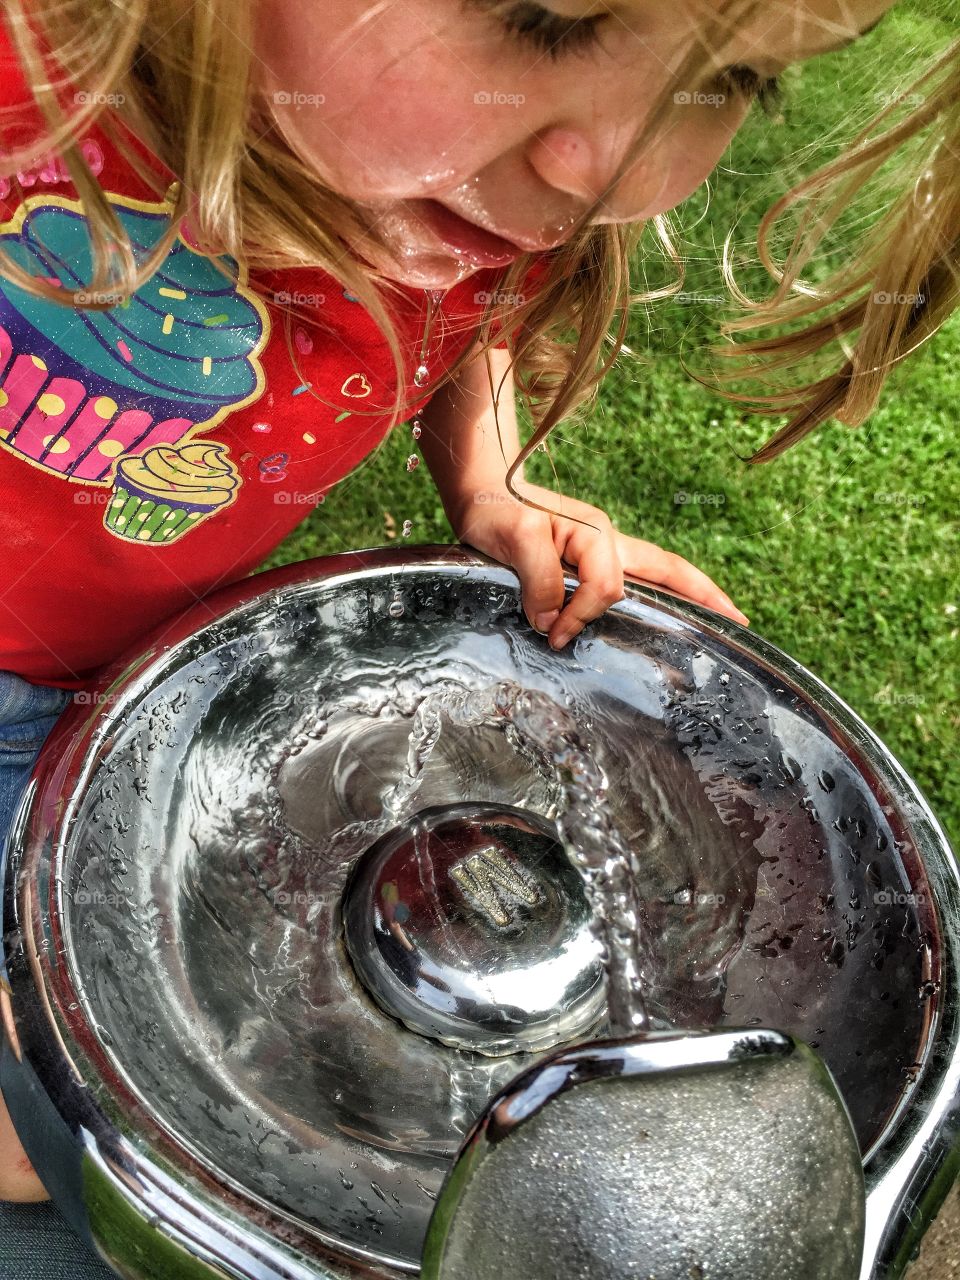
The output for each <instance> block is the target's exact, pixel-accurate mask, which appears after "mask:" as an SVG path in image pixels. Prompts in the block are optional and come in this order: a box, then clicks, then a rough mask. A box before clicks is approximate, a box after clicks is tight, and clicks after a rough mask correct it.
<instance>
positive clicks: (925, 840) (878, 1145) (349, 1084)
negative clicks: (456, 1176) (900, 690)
mask: <svg viewBox="0 0 960 1280" xmlns="http://www.w3.org/2000/svg"><path fill="white" fill-rule="evenodd" d="M498 681H513V682H516V683H517V684H519V685H521V686H523V687H525V688H531V689H536V690H539V691H541V692H542V693H543V694H545V695H547V696H548V697H549V698H551V699H553V700H554V701H555V702H556V704H557V705H558V706H561V707H563V708H564V709H565V710H566V711H567V712H568V713H569V714H570V715H571V716H572V717H574V718H575V719H576V721H577V723H578V724H580V725H582V726H583V728H584V732H585V733H586V734H587V736H588V738H589V741H590V743H591V746H592V750H593V752H594V754H595V757H596V760H597V761H598V763H599V764H600V765H601V766H602V768H603V770H604V771H605V773H606V776H607V778H608V780H609V787H608V793H607V803H608V805H609V807H610V810H611V812H612V814H613V816H614V819H615V821H616V823H617V825H618V828H619V830H620V831H621V832H622V833H623V835H624V837H625V838H626V839H627V840H628V841H629V842H630V844H631V846H632V847H633V848H634V849H635V850H636V851H637V854H638V861H639V866H640V887H641V891H642V896H643V899H644V901H645V903H646V908H647V914H648V918H649V921H650V924H651V928H652V931H653V938H654V946H655V952H656V955H655V959H656V972H655V974H654V980H653V982H652V989H651V992H650V1009H651V1013H652V1015H653V1020H654V1023H655V1025H657V1026H659V1027H668V1026H672V1027H674V1028H679V1029H683V1028H690V1029H694V1028H702V1027H714V1026H732V1027H751V1026H764V1027H774V1028H778V1029H780V1030H783V1031H785V1032H788V1033H789V1034H791V1035H793V1036H795V1037H797V1038H798V1039H800V1040H803V1041H805V1042H807V1043H808V1044H809V1045H811V1046H812V1047H813V1048H815V1049H816V1051H817V1052H818V1053H819V1054H820V1055H821V1056H822V1057H823V1059H824V1060H825V1061H826V1063H827V1064H828V1066H829V1067H830V1069H831V1071H832V1073H833V1075H834V1078H835V1079H836V1081H837V1083H838V1085H839V1087H840V1090H841V1093H842V1094H843V1097H844V1100H845V1102H846V1105H847V1107H848V1109H849V1111H850V1114H851V1117H852V1120H853V1123H854V1127H855V1129H856V1133H857V1137H858V1139H859V1143H860V1147H861V1152H862V1156H863V1161H864V1170H865V1175H866V1180H867V1190H868V1199H867V1241H866V1257H865V1261H864V1271H863V1276H864V1280H866V1277H868V1276H873V1277H877V1278H879V1277H892V1276H896V1275H899V1274H900V1273H901V1272H902V1270H903V1267H904V1265H905V1262H906V1259H907V1257H908V1256H909V1252H910V1249H911V1248H912V1247H913V1246H914V1245H915V1244H916V1242H917V1240H918V1238H919V1235H920V1234H921V1233H922V1230H923V1228H924V1226H925V1225H926V1222H927V1221H928V1220H929V1218H930V1216H931V1215H932V1214H933V1212H935V1210H936V1208H937V1206H938V1205H939V1203H940V1200H941V1199H942V1197H943V1195H944V1194H945V1191H946V1189H947V1186H948V1185H949V1180H950V1178H951V1176H952V1175H953V1173H954V1172H955V1170H956V1161H957V1153H958V1147H957V1139H958V1129H960V1111H958V1081H960V1047H958V1046H960V1021H958V1005H957V999H956V983H957V961H958V947H960V933H958V927H957V920H958V915H957V912H958V902H960V896H958V877H957V872H956V868H955V865H954V861H953V858H952V855H951V852H950V849H949V846H948V844H947V841H946V838H945V836H944V834H943V832H942V831H941V829H940V828H939V826H938V825H937V823H936V820H935V819H934V818H933V816H932V815H931V813H930V811H929V809H928V807H927V805H926V804H925V802H924V800H923V798H922V797H921V796H920V794H919V793H918V791H917V788H916V787H915V785H914V784H913V783H912V782H911V780H910V779H909V777H907V775H906V774H905V772H904V771H903V769H902V768H901V767H900V766H899V764H898V763H897V761H896V760H895V759H894V758H893V757H892V756H891V754H890V753H889V752H888V751H887V750H886V749H885V748H884V747H883V745H882V744H881V743H880V742H879V741H878V740H877V739H876V738H875V737H874V736H873V734H872V733H871V732H870V731H869V729H867V727H866V726H865V725H864V724H863V723H862V722H861V721H860V720H859V719H858V718H857V717H856V716H855V715H854V713H853V712H852V711H851V710H850V709H849V708H848V707H846V706H845V705H844V704H843V703H842V702H840V701H839V700H838V699H837V698H836V697H835V696H834V695H833V694H832V693H831V692H830V691H829V690H828V689H826V688H825V687H824V686H823V685H822V684H821V683H820V682H819V681H817V680H816V679H815V678H814V677H813V676H811V675H810V674H809V673H808V672H806V671H805V670H803V669H802V668H801V667H799V666H798V665H797V664H796V663H794V662H793V661H792V660H791V659H790V658H788V657H787V656H786V655H785V654H783V653H781V652H779V651H778V650H777V649H775V648H774V647H773V646H772V645H770V644H768V643H766V642H765V641H763V640H762V639H761V638H760V637H758V636H757V635H755V634H754V633H753V632H751V631H749V630H745V629H743V628H740V627H738V626H736V625H735V624H733V623H729V622H727V621H726V620H724V619H721V618H719V617H717V616H716V615H714V614H712V613H711V612H710V611H708V610H705V609H701V608H698V607H696V606H694V605H689V604H686V603H684V602H681V601H679V600H677V599H675V598H674V597H672V596H669V595H666V594H664V593H658V592H657V591H655V590H653V589H652V588H647V587H644V586H640V585H632V584H631V585H629V586H628V588H627V598H626V599H625V600H624V601H622V602H621V603H619V604H618V605H616V606H614V607H613V608H612V609H610V610H609V611H608V612H607V613H606V614H605V615H604V616H603V617H602V618H601V619H599V620H598V621H597V622H595V623H593V624H591V625H590V626H589V627H588V628H587V630H586V632H585V633H584V634H583V635H582V636H581V637H580V638H579V639H578V640H577V642H576V643H575V645H573V646H572V647H569V648H568V649H567V650H566V651H563V652H561V653H559V654H554V653H553V652H552V651H551V650H550V649H549V647H548V646H547V644H546V642H545V640H544V639H543V638H542V637H541V636H539V635H537V634H536V633H535V632H533V631H532V629H531V628H530V626H529V625H528V623H527V622H526V620H525V618H524V617H523V615H522V612H521V611H520V609H519V592H518V584H517V580H516V576H515V575H514V574H513V573H512V572H511V571H509V570H508V569H505V568H504V567H502V566H500V565H497V564H495V563H493V562H492V561H489V560H487V559H486V558H484V557H481V556H478V555H476V554H474V553H472V552H470V551H468V550H466V549H464V548H451V547H422V548H409V549H408V548H397V549H393V548H391V549H384V550H376V551H365V552H355V553H350V554H348V555H342V556H336V557H331V558H327V559H321V560H315V561H312V562H308V563H304V564H298V565H295V566H290V567H287V568H284V569H280V570H274V571H271V572H268V573H264V574H260V575H258V576H256V577H253V578H250V579H247V580H246V581H244V582H243V583H241V584H239V585H237V586H235V587H233V588H230V589H228V590H226V591H223V592H221V593H219V594H218V595H216V596H214V597H212V598H210V599H209V600H208V601H206V602H204V603H203V604H200V605H198V606H196V608H194V609H193V610H191V611H190V612H189V613H187V614H186V615H184V616H183V617H182V618H180V619H179V620H177V621H176V623H174V624H173V625H171V626H168V627H166V628H165V629H163V630H162V631H161V632H160V633H158V634H157V635H156V636H155V637H154V638H153V639H152V641H151V642H149V643H147V644H145V646H144V647H143V649H142V651H141V652H139V653H138V654H136V655H133V656H131V657H130V658H129V659H128V660H125V661H123V662H120V663H117V664H115V665H114V667H113V668H111V670H110V671H109V672H107V673H105V674H104V676H103V677H102V679H101V680H100V681H99V682H98V684H97V686H96V688H94V689H92V690H91V691H90V692H89V694H88V695H86V696H85V700H78V702H77V704H76V705H75V706H73V707H72V708H71V709H70V710H69V712H68V713H67V714H66V715H65V716H64V717H63V719H62V720H61V722H60V724H59V725H58V727H57V730H56V732H55V734H54V735H53V737H52V738H51V739H50V740H49V741H48V743H47V744H46V746H45V748H44V750H43V752H42V754H41V756H40V758H39V760H38V763H37V766H36V769H35V771H34V777H33V779H32V782H31V785H30V787H29V789H28V792H27V794H26V796H25V798H24V802H23V805H22V806H21V809H20V812H19V814H18V817H17V820H16V822H15V825H14V828H13V832H12V834H11V842H10V844H11V848H10V855H9V859H8V867H7V873H6V883H5V900H4V929H5V933H6V938H5V941H6V950H7V964H8V972H9V978H10V991H9V992H8V993H7V994H6V997H5V1005H6V1017H7V1023H8V1026H9V1028H10V1030H11V1032H12V1033H13V1035H12V1037H11V1039H12V1041H13V1043H7V1045H6V1046H5V1048H4V1050H3V1056H2V1076H0V1081H2V1086H3V1091H4V1095H5V1096H7V1097H8V1099H9V1103H10V1107H11V1111H12V1113H13V1115H14V1119H15V1122H16V1124H17V1127H18V1129H19V1130H20V1131H21V1133H22V1136H23V1138H24V1141H25V1145H26V1146H27V1150H28V1153H29V1154H30V1155H31V1158H32V1159H33V1160H34V1163H35V1165H36V1166H37V1168H38V1171H39V1172H40V1174H41V1177H42V1178H43V1179H44V1181H45V1182H46V1184H47V1186H48V1187H49V1188H50V1189H51V1191H52V1193H53V1194H54V1196H55V1198H57V1199H58V1200H59V1202H60V1203H61V1206H62V1207H63V1209H64V1212H65V1213H66V1214H67V1215H68V1217H70V1218H71V1220H72V1221H73V1222H74V1224H75V1225H76V1226H77V1227H78V1229H79V1230H81V1231H83V1232H84V1233H89V1237H90V1238H91V1239H92V1240H93V1241H94V1242H96V1244H97V1245H98V1247H99V1248H100V1250H101V1251H102V1253H103V1254H104V1255H105V1256H106V1257H107V1259H108V1260H110V1261H112V1262H113V1264H114V1265H115V1266H116V1267H117V1268H118V1270H120V1271H121V1273H123V1274H125V1275H128V1276H133V1277H144V1278H146V1277H154V1276H156V1277H159V1276H161V1275H162V1276H164V1277H167V1276H169V1275H180V1274H182V1275H184V1276H189V1277H201V1276H203V1277H207V1276H213V1275H221V1274H223V1273H224V1272H225V1273H226V1274H228V1275H232V1276H238V1277H251V1278H252V1277H257V1278H258V1280H267V1278H270V1280H279V1278H280V1277H284V1278H293V1277H297V1278H303V1280H305V1278H306V1277H317V1276H323V1277H360V1276H365V1277H369V1276H374V1275H375V1276H395V1275H400V1274H404V1273H407V1274H409V1273H415V1272H416V1271H417V1270H418V1267H419V1261H420V1256H421V1250H422V1247H423V1241H424V1238H425V1235H426V1231H427V1225H428V1222H429V1218H430V1214H431V1211H432V1209H433V1205H434V1202H435V1200H436V1197H437V1194H438V1192H439V1190H440V1187H441V1185H442V1184H443V1181H444V1178H445V1176H446V1174H447V1172H448V1170H449V1169H450V1167H451V1165H452V1162H453V1161H454V1159H455V1157H456V1153H457V1151H458V1149H459V1147H460V1145H461V1143H462V1142H463V1140H464V1138H465V1137H466V1135H467V1133H468V1132H469V1130H470V1127H471V1125H472V1124H473V1122H474V1120H475V1119H476V1117H477V1116H478V1115H479V1114H480V1112H481V1110H482V1108H483V1106H484V1104H485V1102H486V1100H487V1099H488V1098H489V1097H490V1096H491V1095H492V1094H494V1093H495V1092H497V1091H498V1090H499V1089H502V1088H503V1087H504V1086H505V1085H506V1084H507V1083H508V1082H509V1081H510V1080H511V1079H512V1078H514V1077H515V1076H516V1075H517V1074H518V1073H519V1072H520V1071H521V1070H523V1069H524V1068H526V1067H528V1066H529V1065H530V1064H531V1062H533V1061H535V1060H536V1052H530V1051H527V1052H515V1053H508V1054H506V1055H504V1054H502V1053H501V1056H489V1055H487V1054H484V1053H480V1052H473V1051H471V1050H470V1049H463V1048H457V1047H453V1046H452V1045H451V1044H449V1043H446V1044H445V1043H442V1042H441V1038H435V1037H434V1036H432V1035H426V1034H421V1033H419V1032H418V1030H417V1029H416V1028H415V1025H414V1026H411V1025H410V1023H409V1022H408V1019H407V1018H406V1017H405V1016H404V1023H405V1024H406V1025H403V1024H401V1023H400V1022H399V1021H397V1020H395V1018H393V1017H391V1016H390V1013H388V1012H386V1011H385V1009H384V1007H383V1002H382V1001H381V1000H378V999H375V998H374V997H373V995H372V994H371V991H370V990H369V989H368V987H369V983H368V982H367V980H366V979H364V980H361V976H358V970H357V968H356V967H355V965H354V963H353V962H352V961H351V958H350V956H349V955H348V952H347V949H346V948H345V945H344V940H343V930H342V899H343V895H344V891H345V888H346V886H347V885H348V883H349V882H350V877H351V872H352V870H353V868H354V866H355V864H356V863H357V860H358V859H359V858H360V856H361V855H363V854H364V853H365V852H366V851H367V850H369V849H370V848H371V847H372V846H374V845H375V844H376V843H377V842H378V841H380V842H381V843H382V842H383V841H384V839H387V841H388V843H389V838H390V832H391V831H393V830H395V829H399V828H402V827H403V824H404V823H405V822H407V821H409V820H410V819H411V818H413V817H415V815H416V814H418V813H420V812H421V811H424V810H429V809H431V808H432V807H436V806H442V805H450V804H454V803H457V804H462V803H470V804H483V805H488V806H499V807H501V808H502V809H504V810H505V811H506V810H509V811H512V812H514V813H516V812H517V811H526V812H528V813H529V814H530V815H531V816H532V817H534V818H535V817H536V816H537V815H541V816H544V815H545V816H547V817H549V816H550V815H551V812H552V809H551V806H555V796H554V795H553V792H552V790H551V787H550V785H549V779H546V778H544V776H543V775H542V774H540V773H538V771H537V770H536V769H535V768H534V767H533V765H532V764H531V762H530V761H529V760H526V759H524V757H523V755H522V754H518V752H517V751H516V750H515V749H514V748H513V747H511V745H510V744H509V743H508V742H507V741H505V739H504V736H503V734H502V733H499V732H497V731H496V730H495V729H490V728H483V727H474V728H469V727H467V728H461V729H459V730H456V729H450V730H449V731H444V732H441V734H440V737H439V739H438V740H437V743H436V746H435V748H434V750H433V752H432V754H431V756H430V759H429V761H428V763H427V766H426V767H425V769H424V772H423V776H422V779H421V780H420V786H419V788H418V789H417V790H416V791H415V792H414V793H413V794H412V795H407V796H404V795H403V794H402V789H401V791H398V790H397V781H398V778H399V777H400V775H401V774H402V771H403V768H404V765H405V762H406V759H407V749H408V739H409V731H410V724H411V719H412V717H413V715H414V713H415V711H416V710H417V708H418V706H419V705H420V704H421V703H422V701H423V699H424V698H425V697H426V696H428V695H430V694H436V693H437V692H438V691H442V690H445V689H460V690H469V689H473V688H484V687H487V686H489V685H490V684H492V683H495V682H498ZM371 883H376V884H378V885H379V883H380V882H379V881H376V882H375V881H371ZM390 883H392V881H391V882H390ZM377 891H378V892H381V891H382V890H381V889H378V890H377ZM373 896H374V897H375V896H376V895H375V894H374V895H373ZM578 990H580V991H581V993H582V992H589V990H592V988H591V987H590V983H589V982H586V981H585V980H584V981H582V982H581V985H580V988H578ZM583 999H587V997H586V996H583ZM388 1007H389V1006H388ZM601 1013H602V1011H601ZM588 1014H589V1017H587V1019H586V1022H585V1021H584V1018H583V1016H580V1015H578V1018H579V1020H578V1021H576V1026H575V1027H574V1026H573V1023H571V1024H570V1034H569V1036H568V1039H570V1038H572V1036H573V1034H574V1031H575V1032H576V1038H577V1039H579V1040H581V1041H582V1040H584V1039H590V1038H602V1037H603V1035H604V1030H605V1027H604V1020H603V1017H602V1016H601V1017H600V1018H599V1020H598V1019H597V1017H596V1016H595V1015H596V1008H594V1007H593V1006H591V1008H590V1009H589V1010H588ZM587 1023H591V1025H590V1026H589V1027H588V1029H587V1030H586V1031H584V1026H586V1025H587ZM558 1025H560V1026H561V1028H562V1027H563V1026H565V1025H566V1024H564V1023H559V1024H558ZM171 1267H173V1270H172V1271H171V1270H170V1268H171ZM163 1268H166V1270H164V1269H163Z"/></svg>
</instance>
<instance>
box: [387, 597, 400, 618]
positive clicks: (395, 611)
mask: <svg viewBox="0 0 960 1280" xmlns="http://www.w3.org/2000/svg"><path fill="white" fill-rule="evenodd" d="M387 613H389V615H390V617H391V618H402V617H403V601H402V600H391V601H390V604H389V606H388V608H387Z"/></svg>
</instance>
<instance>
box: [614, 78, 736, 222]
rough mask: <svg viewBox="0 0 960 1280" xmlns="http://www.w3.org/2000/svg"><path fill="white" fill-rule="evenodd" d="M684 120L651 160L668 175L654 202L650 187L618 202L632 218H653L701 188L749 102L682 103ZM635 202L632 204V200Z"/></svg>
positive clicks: (654, 167) (655, 169)
mask: <svg viewBox="0 0 960 1280" xmlns="http://www.w3.org/2000/svg"><path fill="white" fill-rule="evenodd" d="M677 111H678V112H684V113H687V114H686V116H683V115H681V116H680V123H679V125H678V126H677V127H676V128H673V129H671V130H670V132H669V134H668V137H667V139H666V140H665V141H664V142H663V143H661V144H659V145H658V146H657V148H656V150H655V153H654V157H653V160H652V162H651V163H650V166H649V167H650V170H651V171H652V172H654V173H657V172H659V173H663V174H665V175H666V178H665V181H664V183H663V185H662V187H661V189H660V191H659V193H658V194H657V195H656V196H655V198H654V200H653V201H652V202H651V199H650V191H649V188H647V189H645V190H643V189H639V188H638V189H637V190H636V191H634V192H632V193H631V192H625V193H623V195H622V196H621V198H620V199H618V200H617V202H616V207H617V208H618V209H622V210H623V211H624V213H625V214H627V215H628V217H629V218H630V219H639V218H652V217H655V216H656V215H657V214H659V213H666V212H667V211H668V210H669V209H673V208H675V207H676V206H677V205H678V204H681V203H682V202H683V201H684V200H686V199H687V197H688V196H690V195H692V194H693V193H694V192H695V191H697V190H698V189H699V188H700V187H701V186H703V184H704V182H706V180H707V178H708V177H709V176H710V174H711V173H713V171H714V169H716V167H717V165H718V164H719V163H720V161H721V160H722V158H723V156H724V153H725V152H726V150H727V148H728V147H729V145H730V143H731V141H732V140H733V137H734V135H735V134H736V132H737V130H738V129H739V128H740V125H741V124H742V123H743V121H744V120H745V119H746V116H747V114H748V112H749V105H748V104H747V103H745V102H736V103H728V104H727V105H725V106H721V107H712V106H701V105H691V106H686V105H683V104H678V106H677ZM631 201H632V203H631Z"/></svg>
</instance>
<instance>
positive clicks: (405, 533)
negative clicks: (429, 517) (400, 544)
mask: <svg viewBox="0 0 960 1280" xmlns="http://www.w3.org/2000/svg"><path fill="white" fill-rule="evenodd" d="M412 529H413V521H412V520H404V522H403V528H402V529H401V530H400V535H401V537H404V538H409V537H410V532H411V530H412Z"/></svg>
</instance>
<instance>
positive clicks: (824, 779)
mask: <svg viewBox="0 0 960 1280" xmlns="http://www.w3.org/2000/svg"><path fill="white" fill-rule="evenodd" d="M817 781H818V782H819V783H820V785H821V787H823V789H824V791H832V790H833V788H834V787H835V786H836V785H837V783H836V779H835V778H834V776H833V774H832V773H828V772H827V771H826V769H821V770H820V772H819V773H818V774H817Z"/></svg>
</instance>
